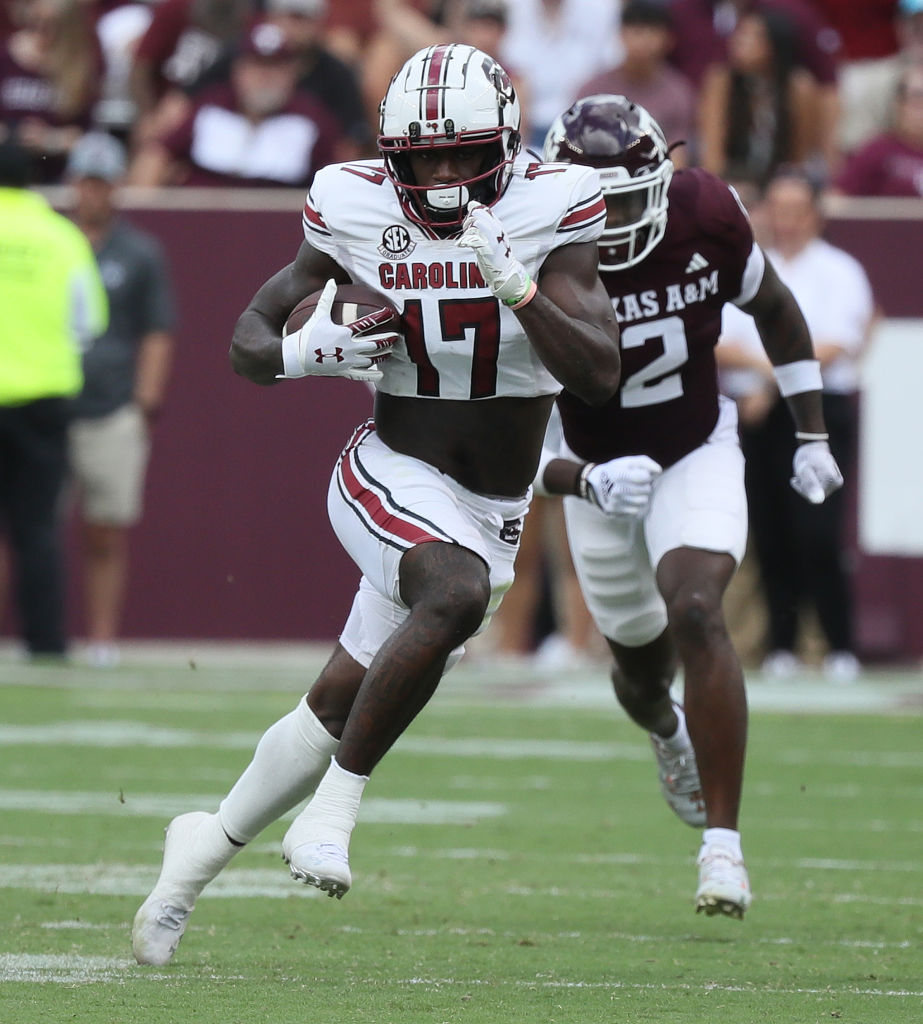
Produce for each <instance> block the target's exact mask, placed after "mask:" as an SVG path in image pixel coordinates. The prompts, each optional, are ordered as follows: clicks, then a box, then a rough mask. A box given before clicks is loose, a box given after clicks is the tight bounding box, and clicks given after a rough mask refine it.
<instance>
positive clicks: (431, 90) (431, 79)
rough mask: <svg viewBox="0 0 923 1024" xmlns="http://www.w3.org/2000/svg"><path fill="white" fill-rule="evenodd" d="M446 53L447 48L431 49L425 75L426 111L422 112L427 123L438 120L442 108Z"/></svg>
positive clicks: (437, 47)
mask: <svg viewBox="0 0 923 1024" xmlns="http://www.w3.org/2000/svg"><path fill="white" fill-rule="evenodd" d="M448 51H449V47H448V46H436V47H434V48H433V54H432V56H431V57H430V61H429V67H428V69H427V73H426V109H425V111H424V115H425V117H426V119H427V120H428V121H433V120H435V119H436V118H438V117H439V113H440V107H444V96H443V92H444V89H443V87H442V85H443V83H442V81H441V79H442V77H443V67H444V66H445V65H446V56H447V54H448Z"/></svg>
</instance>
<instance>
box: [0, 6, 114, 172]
mask: <svg viewBox="0 0 923 1024" xmlns="http://www.w3.org/2000/svg"><path fill="white" fill-rule="evenodd" d="M21 13H22V17H23V23H22V25H21V27H20V28H18V29H16V30H14V31H13V32H12V34H11V35H10V36H9V38H8V39H7V40H6V43H5V45H3V46H2V48H0V124H5V125H6V126H7V127H8V129H12V131H13V132H14V133H15V135H16V137H17V138H18V139H19V141H20V142H21V143H22V145H24V146H25V147H26V148H27V149H28V150H29V151H30V153H32V155H33V156H34V157H35V158H36V159H35V161H34V171H33V174H34V179H35V182H36V184H54V183H56V182H58V181H60V180H61V177H62V175H63V172H64V165H65V162H66V160H67V154H68V152H69V151H70V148H71V146H73V144H74V143H75V142H76V141H77V139H79V138H80V136H81V135H82V134H83V133H84V132H85V131H86V130H87V129H88V128H89V126H90V122H91V115H92V111H93V107H94V105H95V103H96V98H97V90H98V83H99V74H100V67H101V58H100V53H99V48H98V46H97V42H96V36H95V34H94V32H93V27H92V24H91V21H90V18H89V16H88V14H87V11H86V10H85V8H84V6H83V5H82V4H81V3H79V0H29V2H28V3H26V4H24V5H23V6H22V8H21Z"/></svg>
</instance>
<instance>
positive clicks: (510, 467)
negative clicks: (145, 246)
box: [375, 392, 554, 498]
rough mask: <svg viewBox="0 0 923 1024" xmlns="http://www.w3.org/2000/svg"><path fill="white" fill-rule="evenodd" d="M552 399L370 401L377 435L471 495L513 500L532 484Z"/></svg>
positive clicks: (388, 397) (384, 396)
mask: <svg viewBox="0 0 923 1024" xmlns="http://www.w3.org/2000/svg"><path fill="white" fill-rule="evenodd" d="M553 404H554V396H553V395H545V396H542V397H540V398H489V399H482V400H480V401H476V402H466V401H448V400H446V399H435V398H398V397H396V396H394V395H387V394H384V393H383V392H379V393H378V395H377V396H376V398H375V427H376V430H377V432H378V436H379V437H380V438H381V439H382V441H384V442H385V444H386V445H388V447H389V448H392V449H394V451H398V452H403V453H404V454H405V455H412V456H413V457H414V458H416V459H420V460H421V461H423V462H427V463H429V464H430V465H431V466H435V467H436V468H437V469H439V470H441V471H442V472H443V473H446V474H447V475H448V476H450V477H452V479H453V480H456V481H457V482H458V483H460V484H461V485H462V486H463V487H466V488H467V489H468V490H469V491H474V492H475V493H477V494H490V495H496V496H499V497H509V498H515V497H518V496H519V495H521V494H524V493H525V492H526V490H527V489H528V487H529V485H530V484H531V483H532V479H533V477H534V475H535V471H536V468H537V467H538V459H539V455H540V454H541V449H542V438H543V437H544V433H545V425H546V424H547V422H548V416H549V414H550V413H551V407H552V405H553Z"/></svg>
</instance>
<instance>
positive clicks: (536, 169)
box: [304, 155, 606, 400]
mask: <svg viewBox="0 0 923 1024" xmlns="http://www.w3.org/2000/svg"><path fill="white" fill-rule="evenodd" d="M492 209H493V212H494V213H495V214H496V215H497V217H498V219H499V220H500V222H501V223H502V224H503V227H504V230H505V232H506V235H507V238H508V239H509V242H510V245H511V247H512V249H513V252H514V253H515V255H516V256H517V258H518V259H519V260H521V261H522V263H523V265H524V266H525V268H526V271H527V272H528V273H529V275H530V276H531V277H532V278H533V279H537V278H538V275H539V271H540V269H541V266H542V263H543V262H544V260H545V258H546V257H547V255H548V253H549V252H551V251H552V250H553V249H557V248H560V247H561V246H563V245H569V244H571V243H574V242H595V241H596V240H597V239H598V238H599V236H600V233H601V232H602V229H603V226H604V224H605V219H606V207H605V203H604V201H603V198H602V194H601V192H600V187H599V178H598V176H597V173H596V171H595V170H593V169H592V168H589V167H580V166H577V165H575V164H542V163H537V162H535V161H534V160H533V158H532V157H531V156H528V155H521V156H520V157H519V158H517V160H516V163H515V166H514V172H513V175H512V178H511V180H510V183H509V186H508V188H507V190H506V192H505V193H504V194H503V196H502V198H501V199H500V200H499V202H497V203H496V204H495V205H494V206H493V207H492ZM304 234H305V238H306V239H307V241H308V243H309V244H310V245H311V246H313V247H314V248H315V249H319V250H320V251H321V252H323V253H326V254H327V255H328V256H330V257H331V258H332V259H334V260H335V261H336V262H337V263H338V264H339V265H340V266H341V267H342V268H343V269H344V270H345V271H347V273H348V274H349V275H350V277H351V278H352V279H353V281H354V282H356V283H357V284H364V285H367V286H368V287H370V288H373V289H375V290H376V291H377V292H379V293H381V294H382V295H385V296H387V297H388V299H389V300H390V301H391V302H392V303H393V304H394V305H395V306H396V307H397V308H398V309H399V310H400V311H401V314H402V316H403V341H402V342H401V343H400V344H398V345H396V346H395V347H394V349H393V350H392V352H391V356H390V358H388V359H386V360H384V362H382V363H381V364H380V369H381V370H382V373H383V377H382V380H381V381H379V382H378V384H377V385H376V386H377V388H378V390H379V391H384V392H386V393H387V394H390V395H400V396H407V397H410V396H416V397H421V398H447V399H461V400H470V399H480V398H496V397H501V396H520V397H535V396H537V395H551V394H557V392H558V391H560V390H561V385H560V384H559V383H558V382H557V380H555V378H554V377H553V376H552V375H551V374H550V373H549V372H548V371H547V370H546V369H545V367H544V366H543V364H542V362H541V360H540V359H539V358H538V355H537V354H536V352H535V351H534V349H533V348H532V345H531V344H530V342H529V339H528V338H527V336H526V333H525V331H524V330H523V328H522V326H521V324H520V323H519V320H518V319H517V317H516V314H515V313H513V312H512V310H510V309H508V308H507V307H506V306H504V305H503V303H501V302H500V301H499V300H498V299H497V298H495V297H494V295H493V294H492V293H491V291H490V289H489V288H488V287H487V285H486V283H485V282H484V279H483V277H482V275H481V272H480V270H479V268H478V264H477V260H476V258H475V255H474V252H473V251H472V250H471V249H465V248H462V247H461V246H459V245H458V241H457V239H444V238H439V237H437V236H436V235H435V234H434V233H433V232H431V231H430V230H429V229H427V228H426V227H423V226H421V225H417V224H414V223H412V222H411V221H409V220H408V219H407V218H406V217H405V216H404V214H403V212H402V210H401V205H400V202H399V200H398V196H397V193H396V192H395V190H394V187H393V185H392V184H391V182H390V180H389V179H388V177H387V176H386V174H385V171H384V166H383V165H382V164H381V163H380V162H379V161H375V160H364V161H358V162H356V163H349V164H331V165H329V166H327V167H324V168H322V169H321V170H320V171H319V172H318V173H317V175H316V177H315V178H314V183H313V185H312V186H311V191H310V192H309V194H308V198H307V202H306V203H305V209H304Z"/></svg>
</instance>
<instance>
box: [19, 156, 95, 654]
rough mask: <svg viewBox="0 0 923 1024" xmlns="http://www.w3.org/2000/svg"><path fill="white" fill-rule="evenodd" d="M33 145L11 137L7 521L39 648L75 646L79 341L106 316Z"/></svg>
mask: <svg viewBox="0 0 923 1024" xmlns="http://www.w3.org/2000/svg"><path fill="white" fill-rule="evenodd" d="M31 162H32V161H31V160H30V155H29V153H28V151H27V150H26V149H25V148H24V147H23V146H21V145H20V144H19V143H18V142H15V141H14V140H10V139H7V140H6V141H0V309H2V310H3V327H2V329H0V528H2V529H3V531H4V533H5V535H6V539H7V541H8V543H9V549H10V553H11V555H12V560H11V565H12V569H13V577H14V580H13V589H14V593H15V601H16V605H17V609H18V612H19V628H20V632H21V634H22V638H23V640H24V642H25V646H26V650H27V652H28V653H29V654H30V655H31V656H32V657H53V658H61V657H63V656H64V655H65V654H66V651H67V633H66V624H65V616H64V563H63V556H62V551H61V546H62V545H61V536H60V533H61V528H60V516H59V504H60V498H61V492H62V490H63V487H64V481H65V476H66V472H67V400H68V399H69V398H70V397H72V396H73V395H75V394H77V392H79V391H80V388H81V386H82V384H83V375H82V372H81V369H80V349H81V348H83V347H86V346H87V345H89V344H91V343H92V341H93V338H94V337H96V336H97V335H98V334H100V333H101V332H102V331H103V330H105V327H106V321H107V310H106V293H105V291H104V290H103V285H102V282H101V280H100V278H99V271H98V270H97V267H96V261H95V260H94V259H93V253H92V251H91V249H90V246H89V243H88V242H87V240H86V238H84V236H83V235H82V234H81V233H80V231H78V229H77V228H76V227H74V225H73V224H71V223H70V221H69V220H68V219H67V218H66V217H62V216H61V215H60V214H58V213H55V212H54V211H53V210H52V209H51V208H50V206H49V205H48V203H47V202H45V200H44V199H43V198H42V197H41V196H39V195H37V194H35V193H33V192H30V191H29V189H28V184H29V180H30V164H31Z"/></svg>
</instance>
